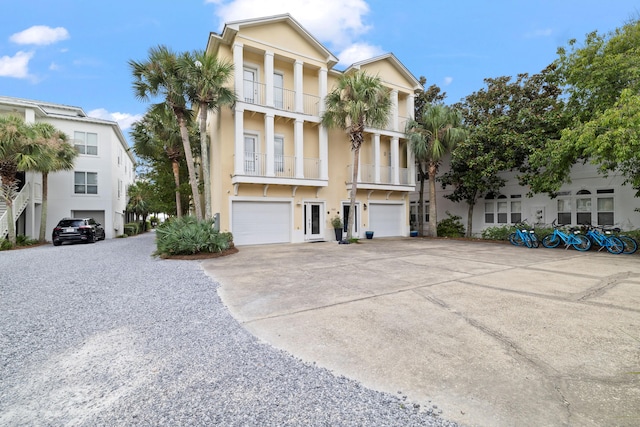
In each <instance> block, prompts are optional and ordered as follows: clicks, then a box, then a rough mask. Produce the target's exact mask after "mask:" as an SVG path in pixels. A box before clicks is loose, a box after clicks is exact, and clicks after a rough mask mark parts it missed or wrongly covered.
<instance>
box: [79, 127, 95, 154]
mask: <svg viewBox="0 0 640 427" xmlns="http://www.w3.org/2000/svg"><path fill="white" fill-rule="evenodd" d="M73 139H74V146H75V147H76V150H78V153H80V154H88V155H91V156H97V155H98V134H97V133H90V132H74V134H73Z"/></svg>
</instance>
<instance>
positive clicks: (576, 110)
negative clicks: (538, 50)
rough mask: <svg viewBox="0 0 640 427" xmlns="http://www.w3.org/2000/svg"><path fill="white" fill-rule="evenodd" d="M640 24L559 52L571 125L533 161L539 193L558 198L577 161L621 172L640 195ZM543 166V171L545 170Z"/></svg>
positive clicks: (595, 36) (535, 187) (560, 75)
mask: <svg viewBox="0 0 640 427" xmlns="http://www.w3.org/2000/svg"><path fill="white" fill-rule="evenodd" d="M638 46H640V20H638V19H636V20H633V21H630V22H628V23H626V24H625V25H623V26H622V27H621V28H618V29H616V30H615V31H613V32H610V33H608V34H598V33H597V32H592V33H590V34H588V35H587V36H586V38H585V40H584V42H582V43H581V44H580V45H579V44H578V42H577V41H576V40H571V41H570V42H569V44H568V47H566V48H561V49H559V50H558V59H557V60H556V61H555V65H556V66H557V76H558V79H559V82H560V83H561V84H562V85H563V86H564V88H565V90H566V93H567V98H568V99H567V114H568V116H569V117H571V118H572V121H571V123H570V124H569V125H568V126H567V128H566V129H565V130H564V131H563V132H562V137H561V138H560V140H559V141H557V142H556V143H554V144H550V145H549V146H547V147H546V149H545V150H544V151H541V152H540V153H538V154H537V155H536V156H532V157H533V160H532V163H536V164H537V165H540V172H539V173H538V174H537V175H536V176H535V177H534V179H532V180H531V188H532V190H533V191H536V192H543V191H544V192H548V193H550V194H552V195H553V194H554V193H555V192H556V191H557V190H559V188H560V187H561V185H562V184H563V183H564V182H568V181H569V180H570V176H569V174H570V170H571V167H572V166H573V165H574V164H575V163H576V162H578V161H589V160H590V161H591V162H592V163H594V164H597V165H599V167H600V171H601V172H602V173H604V174H605V175H606V174H607V173H609V172H612V171H619V172H621V173H622V174H623V176H624V177H625V178H626V183H630V184H631V185H632V186H633V188H634V189H635V190H637V191H638V193H637V194H638V196H640V150H639V149H638V148H640V144H639V142H638V140H639V136H638V133H639V132H640V115H639V111H640V110H639V105H640V67H638V64H639V63H640V50H639V49H638ZM542 165H544V166H542Z"/></svg>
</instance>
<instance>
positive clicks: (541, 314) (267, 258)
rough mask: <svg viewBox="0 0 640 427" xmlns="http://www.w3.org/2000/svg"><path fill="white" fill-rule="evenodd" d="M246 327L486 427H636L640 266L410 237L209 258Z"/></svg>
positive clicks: (597, 256)
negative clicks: (532, 426)
mask: <svg viewBox="0 0 640 427" xmlns="http://www.w3.org/2000/svg"><path fill="white" fill-rule="evenodd" d="M203 267H204V268H205V270H206V271H207V273H208V274H209V275H210V276H212V277H213V278H215V279H216V280H217V281H219V282H220V283H221V288H220V294H221V297H222V300H223V301H224V303H225V304H226V305H227V306H228V307H229V310H230V311H231V313H232V314H233V315H234V316H235V317H236V318H237V319H238V321H240V322H241V323H242V324H243V325H244V326H245V327H246V328H247V329H248V330H249V331H251V332H252V333H253V334H255V335H256V336H257V337H259V338H260V339H262V340H264V341H266V342H268V343H270V344H272V345H273V346H275V347H278V348H281V349H284V350H286V351H288V352H290V353H292V354H293V355H295V356H297V357H299V358H301V359H302V360H305V361H308V362H315V363H317V364H318V365H320V366H322V367H325V368H328V369H330V370H332V371H333V372H334V373H335V374H336V375H344V376H346V377H350V378H353V379H356V380H358V381H360V382H361V383H362V384H364V385H365V386H367V387H370V388H373V389H377V390H381V391H386V392H391V393H397V392H401V393H402V394H404V395H406V396H407V401H408V402H411V403H418V404H420V405H422V407H423V408H424V407H425V406H426V407H432V406H433V405H436V406H437V410H442V417H443V418H446V419H451V420H455V421H457V422H459V423H461V424H465V425H480V426H529V425H535V426H614V425H615V426H637V425H640V374H638V371H640V256H639V255H610V254H608V253H598V252H594V251H590V252H588V253H580V252H576V251H575V250H573V249H569V250H564V249H545V248H542V247H541V248H539V249H527V248H518V247H514V246H511V245H508V244H501V243H481V242H478V243H477V242H463V241H452V240H431V239H419V238H404V239H400V238H399V239H380V238H374V239H373V240H361V243H359V244H352V245H338V244H336V243H335V242H322V243H308V244H296V245H268V246H253V247H241V248H240V252H239V253H238V254H236V255H233V256H229V257H223V258H218V259H212V260H208V261H205V262H203Z"/></svg>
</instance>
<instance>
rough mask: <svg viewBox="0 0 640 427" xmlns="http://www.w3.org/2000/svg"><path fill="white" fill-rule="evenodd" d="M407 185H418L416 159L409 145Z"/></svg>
mask: <svg viewBox="0 0 640 427" xmlns="http://www.w3.org/2000/svg"><path fill="white" fill-rule="evenodd" d="M407 175H408V176H407V183H408V184H409V185H413V186H415V185H416V159H415V158H414V156H413V151H411V147H409V144H407Z"/></svg>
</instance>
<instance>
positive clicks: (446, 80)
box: [444, 76, 453, 86]
mask: <svg viewBox="0 0 640 427" xmlns="http://www.w3.org/2000/svg"><path fill="white" fill-rule="evenodd" d="M452 82H453V77H449V76H447V77H445V78H444V85H445V86H449V85H450V84H451V83H452Z"/></svg>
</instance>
